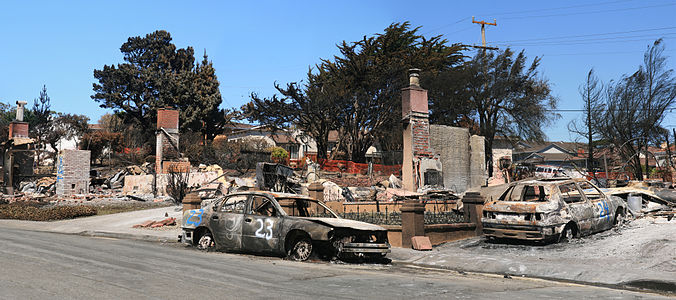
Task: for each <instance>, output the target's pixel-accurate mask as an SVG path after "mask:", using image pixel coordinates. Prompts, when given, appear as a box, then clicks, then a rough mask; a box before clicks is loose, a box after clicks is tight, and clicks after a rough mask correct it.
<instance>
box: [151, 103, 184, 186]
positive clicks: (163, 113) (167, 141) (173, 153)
mask: <svg viewBox="0 0 676 300" xmlns="http://www.w3.org/2000/svg"><path fill="white" fill-rule="evenodd" d="M177 148H178V110H175V109H171V108H161V109H159V110H157V140H156V145H155V172H156V174H161V173H162V163H163V162H164V161H165V160H167V159H172V158H178V157H179V156H180V153H179V152H178V150H177Z"/></svg>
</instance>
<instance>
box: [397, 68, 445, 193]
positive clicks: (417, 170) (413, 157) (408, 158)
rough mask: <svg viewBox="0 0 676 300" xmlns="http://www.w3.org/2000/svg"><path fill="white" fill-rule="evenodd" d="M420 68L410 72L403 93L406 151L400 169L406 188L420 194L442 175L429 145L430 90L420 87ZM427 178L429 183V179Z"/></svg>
mask: <svg viewBox="0 0 676 300" xmlns="http://www.w3.org/2000/svg"><path fill="white" fill-rule="evenodd" d="M419 77H420V69H410V70H409V71H408V78H409V85H408V87H405V88H403V89H402V91H401V113H402V125H403V126H404V132H403V134H404V145H403V146H404V150H403V163H402V166H401V167H402V170H401V177H402V183H403V185H404V189H406V190H408V191H417V190H418V189H419V188H422V187H423V186H424V185H425V184H426V183H425V182H426V181H428V182H429V181H430V179H432V177H440V176H441V163H440V162H439V160H438V156H437V155H436V153H435V152H434V150H433V149H432V147H431V146H430V122H429V110H428V106H427V90H425V89H423V88H421V87H420V79H419ZM426 177H429V178H427V179H428V180H426Z"/></svg>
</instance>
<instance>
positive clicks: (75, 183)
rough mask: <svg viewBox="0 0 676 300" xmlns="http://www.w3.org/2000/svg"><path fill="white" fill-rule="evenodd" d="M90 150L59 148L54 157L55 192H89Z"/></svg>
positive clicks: (64, 194)
mask: <svg viewBox="0 0 676 300" xmlns="http://www.w3.org/2000/svg"><path fill="white" fill-rule="evenodd" d="M90 159H91V151H89V150H61V151H59V155H58V157H57V159H56V194H57V195H58V196H68V195H73V194H87V193H89V169H90Z"/></svg>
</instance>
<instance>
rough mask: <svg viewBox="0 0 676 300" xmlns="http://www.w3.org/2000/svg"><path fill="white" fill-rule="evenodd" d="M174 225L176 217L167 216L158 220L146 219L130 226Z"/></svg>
mask: <svg viewBox="0 0 676 300" xmlns="http://www.w3.org/2000/svg"><path fill="white" fill-rule="evenodd" d="M175 225H176V218H172V217H169V218H166V219H163V220H159V221H153V220H148V221H145V222H143V223H141V224H136V225H134V226H132V227H133V228H158V227H164V226H175Z"/></svg>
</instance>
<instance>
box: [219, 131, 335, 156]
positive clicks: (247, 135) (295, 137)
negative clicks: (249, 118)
mask: <svg viewBox="0 0 676 300" xmlns="http://www.w3.org/2000/svg"><path fill="white" fill-rule="evenodd" d="M227 130H228V132H229V134H227V140H228V141H236V140H245V141H257V142H260V143H262V144H263V145H264V147H282V148H284V150H286V151H287V152H289V164H291V165H294V164H295V165H300V164H301V160H302V159H303V158H305V157H309V158H312V159H316V158H317V143H316V142H315V141H314V139H313V138H312V137H310V136H308V135H305V134H304V133H303V132H302V131H300V130H298V129H295V130H287V129H277V130H275V129H274V128H272V127H270V126H266V125H259V126H256V125H249V124H242V123H235V124H233V125H232V126H230V127H228V128H227ZM337 142H338V132H337V131H331V132H329V145H328V149H329V150H328V151H327V152H328V153H327V154H330V153H331V149H333V147H335V146H336V143H337Z"/></svg>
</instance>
